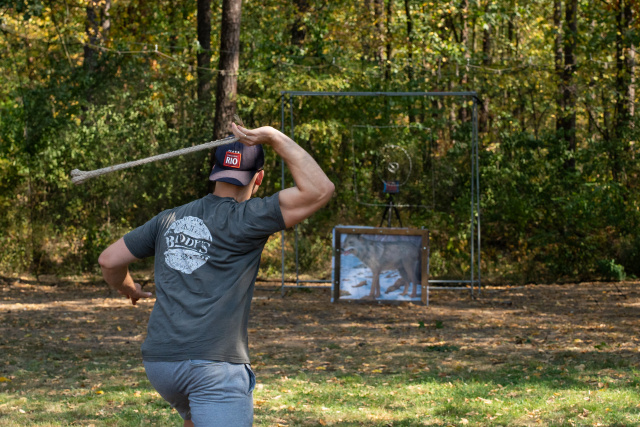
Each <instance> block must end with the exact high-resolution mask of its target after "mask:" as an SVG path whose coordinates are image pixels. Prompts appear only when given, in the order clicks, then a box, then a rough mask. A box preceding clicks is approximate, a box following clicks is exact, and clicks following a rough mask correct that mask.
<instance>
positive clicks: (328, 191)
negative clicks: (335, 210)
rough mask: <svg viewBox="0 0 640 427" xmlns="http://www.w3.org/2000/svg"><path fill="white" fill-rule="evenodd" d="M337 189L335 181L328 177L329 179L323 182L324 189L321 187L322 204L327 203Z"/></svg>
mask: <svg viewBox="0 0 640 427" xmlns="http://www.w3.org/2000/svg"><path fill="white" fill-rule="evenodd" d="M335 191H336V186H335V185H334V183H333V182H331V181H330V180H328V179H327V181H326V182H324V183H323V185H322V189H321V196H320V199H321V203H322V206H324V205H326V204H327V203H328V202H329V200H331V197H332V196H333V193H334V192H335Z"/></svg>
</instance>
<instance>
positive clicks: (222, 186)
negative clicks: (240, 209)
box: [213, 181, 251, 203]
mask: <svg viewBox="0 0 640 427" xmlns="http://www.w3.org/2000/svg"><path fill="white" fill-rule="evenodd" d="M213 195H214V196H218V197H231V198H232V199H235V200H236V201H237V202H238V203H242V202H244V201H246V200H249V198H250V197H251V188H249V186H248V185H247V186H245V187H239V186H237V185H233V184H229V183H227V182H221V181H218V182H216V188H215V190H213Z"/></svg>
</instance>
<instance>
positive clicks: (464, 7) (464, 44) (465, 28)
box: [460, 0, 471, 123]
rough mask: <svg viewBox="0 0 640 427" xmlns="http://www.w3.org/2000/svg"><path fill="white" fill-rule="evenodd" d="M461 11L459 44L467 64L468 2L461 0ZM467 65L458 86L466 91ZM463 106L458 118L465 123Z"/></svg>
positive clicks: (468, 55) (465, 117) (465, 115)
mask: <svg viewBox="0 0 640 427" xmlns="http://www.w3.org/2000/svg"><path fill="white" fill-rule="evenodd" d="M461 9H462V37H461V43H462V47H464V58H465V60H466V62H467V64H468V63H469V60H470V58H471V49H470V48H469V0H462V4H461ZM467 64H465V65H464V67H463V70H462V79H461V80H460V86H461V89H462V90H467V85H468V83H469V75H468V71H469V69H468V67H467ZM465 104H466V103H463V104H462V107H461V109H460V118H461V120H462V122H463V123H464V122H466V121H467V116H468V114H467V107H466V105H465Z"/></svg>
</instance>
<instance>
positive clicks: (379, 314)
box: [0, 279, 640, 426]
mask: <svg viewBox="0 0 640 427" xmlns="http://www.w3.org/2000/svg"><path fill="white" fill-rule="evenodd" d="M149 288H151V290H152V291H153V286H152V284H150V285H149V286H148V287H147V289H149ZM636 288H637V283H631V282H628V283H624V284H617V285H616V284H608V283H581V284H571V285H538V286H526V287H518V288H515V287H514V288H510V287H499V288H485V289H484V290H483V293H482V295H481V296H480V298H478V299H475V300H474V299H471V298H470V297H469V294H468V293H466V292H461V291H433V292H432V293H431V305H430V306H429V307H425V306H418V305H410V304H402V305H373V304H331V303H330V302H329V292H328V291H326V290H322V289H318V290H313V291H303V290H301V291H293V292H289V293H288V295H287V296H286V297H285V298H281V297H280V290H279V289H275V288H274V290H272V289H267V288H266V289H262V290H258V291H256V295H255V299H254V302H253V305H254V307H253V316H252V319H251V323H250V341H251V351H252V359H253V360H252V362H253V366H254V368H255V371H256V374H257V376H258V385H257V387H256V390H255V392H254V403H255V425H257V426H277V425H281V426H318V425H345V426H362V425H365V426H422V425H429V426H431V425H433V426H440V425H442V426H450V425H452V426H464V425H469V426H473V425H487V426H498V425H503V426H514V425H515V426H526V425H550V426H573V425H576V426H598V425H602V426H635V425H640V335H639V332H640V317H639V316H638V315H639V312H638V311H639V309H640V298H639V295H640V293H639V292H638V290H637V289H636ZM0 298H1V300H0V319H1V321H2V325H3V333H2V335H1V336H0V352H1V353H0V354H2V358H1V359H0V363H2V366H1V368H0V426H61V425H82V426H90V425H93V426H138V425H145V424H147V425H163V426H164V425H176V426H177V425H181V424H182V423H181V419H180V417H179V416H178V415H177V413H176V412H175V411H173V410H172V409H171V408H170V407H169V406H168V405H167V404H166V403H165V402H164V401H163V400H162V399H161V398H160V397H159V396H158V394H157V393H156V392H155V391H154V390H153V388H151V386H150V384H149V382H148V381H147V379H146V376H145V374H144V369H143V368H142V364H141V360H140V353H139V347H140V343H141V342H142V340H143V338H144V334H145V327H146V321H147V319H148V316H149V312H150V310H151V308H152V306H153V301H152V300H150V301H143V302H142V301H141V303H140V305H139V306H138V307H132V306H130V305H128V304H127V301H126V300H125V299H123V298H121V297H119V296H118V295H116V294H113V293H111V292H110V291H109V290H108V289H107V287H106V285H105V284H103V283H100V282H97V283H90V282H84V283H81V282H73V281H66V282H54V281H51V282H49V283H37V282H35V281H31V280H27V279H22V280H19V279H5V281H4V284H0Z"/></svg>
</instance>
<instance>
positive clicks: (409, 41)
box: [404, 0, 416, 123]
mask: <svg viewBox="0 0 640 427" xmlns="http://www.w3.org/2000/svg"><path fill="white" fill-rule="evenodd" d="M404 13H405V15H406V18H407V60H408V65H407V79H408V80H409V89H413V18H412V17H411V7H410V5H409V0H404ZM415 121H416V115H415V113H414V111H413V102H411V103H410V105H409V123H414V122H415Z"/></svg>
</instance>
